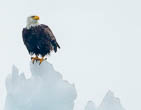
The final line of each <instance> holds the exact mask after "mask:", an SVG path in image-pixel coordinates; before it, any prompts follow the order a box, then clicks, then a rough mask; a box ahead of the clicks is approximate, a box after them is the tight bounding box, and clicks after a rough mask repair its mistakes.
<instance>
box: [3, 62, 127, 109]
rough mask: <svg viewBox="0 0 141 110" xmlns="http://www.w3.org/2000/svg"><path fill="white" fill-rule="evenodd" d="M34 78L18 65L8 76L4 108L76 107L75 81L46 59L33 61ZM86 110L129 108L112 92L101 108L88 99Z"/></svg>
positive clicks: (106, 96)
mask: <svg viewBox="0 0 141 110" xmlns="http://www.w3.org/2000/svg"><path fill="white" fill-rule="evenodd" d="M30 70H31V77H30V78H26V77H25V74H24V73H20V72H19V70H18V69H17V67H16V66H13V67H12V73H11V74H9V75H8V77H7V79H6V91H7V96H6V101H5V107H4V110H73V107H74V101H75V99H76V97H77V93H76V89H75V87H74V85H73V84H70V83H69V82H67V81H65V80H63V78H62V75H61V74H60V73H59V72H57V71H55V69H54V68H53V66H52V65H51V64H50V63H48V62H47V61H44V62H43V63H42V64H41V65H39V63H38V62H36V63H34V64H32V62H30ZM84 110H125V109H124V108H123V107H122V105H121V103H120V99H119V98H117V97H115V96H114V93H113V92H112V91H108V92H107V94H106V95H105V97H104V99H103V101H102V103H101V104H100V106H99V107H96V106H95V104H94V102H93V101H88V103H87V105H86V106H85V109H84Z"/></svg>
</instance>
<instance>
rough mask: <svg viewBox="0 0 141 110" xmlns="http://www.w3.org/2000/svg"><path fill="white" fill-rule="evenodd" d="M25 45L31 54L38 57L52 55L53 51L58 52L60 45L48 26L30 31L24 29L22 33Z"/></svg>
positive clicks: (32, 28)
mask: <svg viewBox="0 0 141 110" xmlns="http://www.w3.org/2000/svg"><path fill="white" fill-rule="evenodd" d="M22 36H23V41H24V44H25V45H26V47H27V50H28V52H29V54H31V55H33V54H35V55H36V56H38V55H41V56H42V57H44V56H45V55H48V54H50V52H51V51H52V50H54V51H55V52H57V48H60V46H59V45H58V43H57V41H56V39H55V37H54V35H53V33H52V31H51V30H50V28H49V27H48V26H46V25H43V24H41V25H38V26H35V27H31V28H30V29H27V28H24V29H23V32H22Z"/></svg>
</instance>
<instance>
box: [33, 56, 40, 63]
mask: <svg viewBox="0 0 141 110" xmlns="http://www.w3.org/2000/svg"><path fill="white" fill-rule="evenodd" d="M31 60H32V63H33V64H34V61H38V60H40V58H39V57H38V56H37V55H36V57H31Z"/></svg>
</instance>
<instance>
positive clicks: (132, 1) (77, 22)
mask: <svg viewBox="0 0 141 110" xmlns="http://www.w3.org/2000/svg"><path fill="white" fill-rule="evenodd" d="M140 4H141V1H140V0H116V1H113V0H97V1H96V0H36V1H35V0H12V1H10V0H1V1H0V12H1V19H0V24H1V25H0V29H1V31H0V51H1V52H0V53H1V54H0V58H1V60H0V67H1V68H0V97H1V98H0V110H2V108H3V106H4V102H5V96H6V90H5V87H4V85H5V84H4V82H5V78H6V76H7V74H8V73H10V70H11V67H12V65H13V64H15V65H16V66H17V67H18V68H19V70H20V71H21V72H24V73H25V74H26V75H29V74H30V71H29V70H30V69H29V68H30V67H29V60H30V57H29V55H28V52H27V50H26V48H25V46H24V44H23V41H22V37H21V33H22V32H21V31H22V28H23V27H24V26H25V24H26V18H27V16H29V15H32V14H37V15H39V16H40V18H41V19H40V23H44V24H47V25H49V26H50V28H51V29H52V30H53V32H54V34H55V36H56V39H57V41H58V42H59V44H60V46H61V50H59V51H58V52H57V53H56V54H51V57H49V58H48V61H49V62H51V64H53V66H54V68H55V69H56V70H58V71H59V72H60V73H62V75H63V77H64V79H66V80H68V81H69V82H70V83H74V84H75V87H76V89H77V93H78V96H77V99H76V104H75V105H76V106H75V109H83V108H84V105H86V103H87V101H88V100H93V101H94V102H95V105H100V103H101V102H102V99H103V97H104V96H105V93H106V92H107V91H108V90H109V89H110V90H112V91H114V92H115V95H116V96H118V97H119V98H120V99H121V101H122V104H123V105H124V107H125V108H126V109H127V110H138V109H141V106H140V102H141V98H140V93H141V87H140V86H139V84H140V83H141V80H140V77H141V74H140V73H141V69H140V67H141V51H140V47H141V43H140V41H141V14H140V10H141V6H140ZM82 105H83V106H82Z"/></svg>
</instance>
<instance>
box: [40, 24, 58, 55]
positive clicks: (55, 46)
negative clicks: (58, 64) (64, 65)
mask: <svg viewBox="0 0 141 110" xmlns="http://www.w3.org/2000/svg"><path fill="white" fill-rule="evenodd" d="M42 27H43V29H44V33H45V34H46V36H49V40H50V41H51V44H52V45H53V47H54V51H55V52H57V47H58V48H60V46H59V44H58V43H57V41H56V38H55V36H54V34H53V32H52V31H51V29H50V28H49V27H48V26H46V25H43V24H42Z"/></svg>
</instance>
